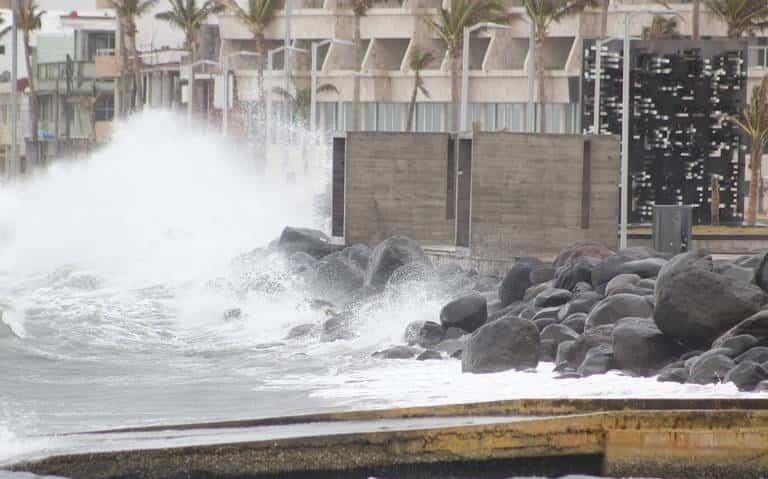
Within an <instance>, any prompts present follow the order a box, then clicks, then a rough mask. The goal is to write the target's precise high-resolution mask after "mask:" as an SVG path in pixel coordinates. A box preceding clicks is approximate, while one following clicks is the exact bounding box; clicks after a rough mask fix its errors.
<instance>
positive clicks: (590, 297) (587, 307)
mask: <svg viewBox="0 0 768 479" xmlns="http://www.w3.org/2000/svg"><path fill="white" fill-rule="evenodd" d="M601 299H603V297H602V296H600V295H599V294H598V293H596V292H594V291H586V292H584V293H580V294H577V295H575V296H574V297H573V298H572V299H571V300H570V301H568V303H566V304H565V306H563V307H562V308H560V311H559V312H558V313H557V314H558V319H560V320H564V319H565V318H567V317H568V316H570V315H572V314H575V313H589V312H590V311H592V308H593V307H594V306H595V305H596V304H597V303H598V302H600V300H601Z"/></svg>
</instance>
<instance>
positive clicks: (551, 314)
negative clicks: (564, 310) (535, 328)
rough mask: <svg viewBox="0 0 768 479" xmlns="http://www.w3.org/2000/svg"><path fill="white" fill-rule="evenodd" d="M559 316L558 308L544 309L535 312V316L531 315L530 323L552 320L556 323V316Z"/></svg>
mask: <svg viewBox="0 0 768 479" xmlns="http://www.w3.org/2000/svg"><path fill="white" fill-rule="evenodd" d="M559 314H560V306H553V307H551V308H544V309H540V310H538V311H536V314H534V315H533V318H531V319H532V321H536V320H539V319H553V320H555V322H557V320H558V319H557V318H558V315H559Z"/></svg>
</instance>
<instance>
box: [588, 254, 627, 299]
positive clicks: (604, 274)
mask: <svg viewBox="0 0 768 479" xmlns="http://www.w3.org/2000/svg"><path fill="white" fill-rule="evenodd" d="M628 261H631V260H630V259H628V258H626V257H624V256H622V255H613V256H608V257H607V258H605V259H603V260H602V261H601V262H600V263H599V264H597V265H595V267H594V268H592V274H591V276H590V281H591V283H592V287H593V288H595V290H596V291H598V292H601V293H602V292H604V291H605V286H606V285H607V284H608V282H609V281H610V280H612V279H613V278H614V277H616V276H618V275H619V274H621V273H620V270H621V266H622V265H623V264H624V263H626V262H628Z"/></svg>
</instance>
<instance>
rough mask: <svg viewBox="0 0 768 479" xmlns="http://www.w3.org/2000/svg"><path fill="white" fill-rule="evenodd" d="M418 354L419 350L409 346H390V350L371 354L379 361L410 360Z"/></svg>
mask: <svg viewBox="0 0 768 479" xmlns="http://www.w3.org/2000/svg"><path fill="white" fill-rule="evenodd" d="M417 354H419V350H418V349H416V348H412V347H410V346H402V345H401V346H392V347H391V348H387V349H384V350H382V351H376V352H375V353H373V357H374V358H379V359H411V358H413V357H415V356H416V355H417Z"/></svg>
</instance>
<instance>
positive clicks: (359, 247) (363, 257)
mask: <svg viewBox="0 0 768 479" xmlns="http://www.w3.org/2000/svg"><path fill="white" fill-rule="evenodd" d="M341 255H342V256H343V257H345V258H347V259H348V260H350V261H352V262H353V263H355V264H356V265H357V267H358V268H360V269H361V270H362V271H365V270H366V269H368V259H369V258H370V257H371V248H369V247H368V246H367V245H364V244H360V243H358V244H353V245H352V246H348V247H346V248H344V249H343V250H341Z"/></svg>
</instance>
